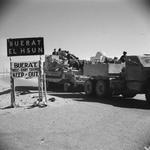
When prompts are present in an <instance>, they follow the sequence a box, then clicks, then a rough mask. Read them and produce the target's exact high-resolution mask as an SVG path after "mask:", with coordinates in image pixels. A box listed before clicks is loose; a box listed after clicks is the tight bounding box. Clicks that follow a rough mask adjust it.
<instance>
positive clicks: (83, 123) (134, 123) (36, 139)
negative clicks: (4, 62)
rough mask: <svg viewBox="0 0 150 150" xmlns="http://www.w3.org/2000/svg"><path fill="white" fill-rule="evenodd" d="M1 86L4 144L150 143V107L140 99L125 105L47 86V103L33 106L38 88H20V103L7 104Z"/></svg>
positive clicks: (73, 149)
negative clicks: (48, 89) (52, 90)
mask: <svg viewBox="0 0 150 150" xmlns="http://www.w3.org/2000/svg"><path fill="white" fill-rule="evenodd" d="M0 82H1V83H2V82H5V89H7V88H9V86H8V87H7V86H6V83H7V82H6V80H0ZM21 82H22V81H20V85H21ZM26 84H27V82H26ZM32 84H33V83H32ZM1 85H2V84H1ZM7 85H9V84H7ZM1 89H2V90H3V91H1V94H0V150H33V149H36V150H131V149H132V150H144V146H149V144H150V140H149V139H150V130H149V127H150V110H149V108H147V107H145V104H144V103H142V102H138V101H135V102H134V103H132V104H130V105H128V107H127V105H124V103H123V104H122V103H121V105H120V102H119V103H116V104H115V105H113V103H107V102H106V103H105V102H103V101H102V102H100V103H99V102H97V101H94V102H92V101H89V99H88V100H87V99H85V98H84V96H82V95H80V94H77V95H78V96H79V97H78V96H77V95H75V94H73V95H74V97H73V96H72V97H71V94H68V95H67V94H66V95H65V96H61V94H59V93H54V94H53V93H51V92H48V95H47V97H48V106H47V107H31V106H32V104H33V103H34V102H35V101H36V100H37V98H38V92H37V90H26V91H25V90H24V91H17V92H16V104H17V105H18V107H17V108H7V106H9V105H10V93H9V91H8V90H4V89H3V87H2V88H1ZM4 91H6V92H4ZM62 95H63V94H62ZM52 98H55V101H54V102H52V101H51V99H52ZM140 98H141V99H144V97H143V96H141V97H140ZM82 100H84V101H82ZM127 102H128V101H127ZM138 104H142V107H141V106H138Z"/></svg>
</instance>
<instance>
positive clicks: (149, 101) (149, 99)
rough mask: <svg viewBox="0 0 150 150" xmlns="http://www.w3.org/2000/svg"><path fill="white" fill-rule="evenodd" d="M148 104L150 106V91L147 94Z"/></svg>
mask: <svg viewBox="0 0 150 150" xmlns="http://www.w3.org/2000/svg"><path fill="white" fill-rule="evenodd" d="M145 98H146V102H147V103H148V104H150V90H148V91H147V92H146V94H145Z"/></svg>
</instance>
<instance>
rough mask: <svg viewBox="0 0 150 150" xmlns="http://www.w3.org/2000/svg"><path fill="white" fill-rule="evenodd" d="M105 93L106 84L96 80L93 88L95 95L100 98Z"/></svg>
mask: <svg viewBox="0 0 150 150" xmlns="http://www.w3.org/2000/svg"><path fill="white" fill-rule="evenodd" d="M106 91H107V87H106V82H105V81H103V80H98V81H97V82H96V88H95V92H96V95H97V96H98V97H100V98H101V97H105V96H106Z"/></svg>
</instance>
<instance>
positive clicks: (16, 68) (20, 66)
mask: <svg viewBox="0 0 150 150" xmlns="http://www.w3.org/2000/svg"><path fill="white" fill-rule="evenodd" d="M39 71H40V67H39V62H13V63H12V76H13V78H33V77H38V76H39Z"/></svg>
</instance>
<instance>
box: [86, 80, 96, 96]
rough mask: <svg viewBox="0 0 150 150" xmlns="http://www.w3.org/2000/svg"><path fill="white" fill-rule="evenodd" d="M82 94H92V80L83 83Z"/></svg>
mask: <svg viewBox="0 0 150 150" xmlns="http://www.w3.org/2000/svg"><path fill="white" fill-rule="evenodd" d="M84 92H85V94H86V95H89V96H90V95H92V94H93V93H94V82H93V81H92V80H87V81H85V83H84Z"/></svg>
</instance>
